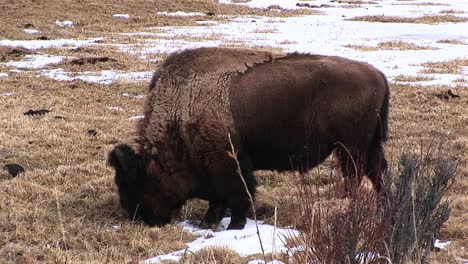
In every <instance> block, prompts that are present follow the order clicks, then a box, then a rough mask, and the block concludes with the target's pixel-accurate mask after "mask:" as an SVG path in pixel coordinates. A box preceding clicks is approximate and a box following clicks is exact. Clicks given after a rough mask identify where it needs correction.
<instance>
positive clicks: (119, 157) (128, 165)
mask: <svg viewBox="0 0 468 264" xmlns="http://www.w3.org/2000/svg"><path fill="white" fill-rule="evenodd" d="M107 161H108V163H109V165H111V166H112V167H114V169H115V170H116V171H117V172H122V173H123V174H125V175H128V173H130V171H132V170H134V169H137V170H138V168H139V167H140V166H141V156H140V155H138V154H136V153H135V151H134V150H133V149H132V148H131V147H130V146H129V145H127V144H121V145H117V146H116V147H115V148H114V149H113V150H111V152H109V156H108V159H107ZM135 176H136V175H135Z"/></svg>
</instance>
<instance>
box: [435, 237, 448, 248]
mask: <svg viewBox="0 0 468 264" xmlns="http://www.w3.org/2000/svg"><path fill="white" fill-rule="evenodd" d="M450 243H452V241H441V240H439V239H436V241H435V242H434V247H436V248H440V249H447V246H448V245H450Z"/></svg>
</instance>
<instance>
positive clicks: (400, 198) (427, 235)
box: [287, 143, 457, 263]
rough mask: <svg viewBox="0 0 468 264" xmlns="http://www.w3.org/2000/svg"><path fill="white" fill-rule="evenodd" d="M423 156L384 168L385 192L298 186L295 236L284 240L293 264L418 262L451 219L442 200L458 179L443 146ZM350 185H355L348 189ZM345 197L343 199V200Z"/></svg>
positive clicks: (304, 183) (336, 186)
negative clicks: (297, 233) (296, 230)
mask: <svg viewBox="0 0 468 264" xmlns="http://www.w3.org/2000/svg"><path fill="white" fill-rule="evenodd" d="M442 144H443V143H440V144H438V145H436V144H432V143H431V144H429V147H428V148H427V149H426V150H424V151H421V153H422V154H421V155H419V156H416V155H409V154H402V155H401V156H400V158H399V166H397V169H395V170H393V169H388V170H387V172H386V173H385V175H384V177H383V179H384V180H383V186H384V187H383V191H382V192H381V193H380V194H376V193H375V192H374V191H373V190H371V189H370V188H367V189H365V188H363V186H360V187H351V190H350V191H345V188H344V184H342V183H340V181H339V180H337V181H336V182H338V183H335V184H332V185H331V187H330V188H328V189H327V190H319V189H318V188H317V187H316V186H313V185H310V184H307V182H308V180H307V179H305V178H304V177H306V176H305V175H304V174H302V175H301V177H302V178H301V182H300V183H299V184H297V188H298V194H299V202H298V204H297V208H295V212H296V213H298V212H299V213H300V217H298V219H299V221H298V222H297V223H296V225H297V228H298V229H299V230H300V231H301V233H300V235H299V236H296V237H295V236H293V235H290V236H288V238H287V239H288V241H289V243H288V247H289V249H290V250H291V251H292V252H294V254H293V258H294V259H295V261H297V263H388V262H391V263H408V262H417V263H421V262H424V261H426V260H427V257H428V255H429V253H430V250H431V249H432V246H433V242H434V239H435V236H436V235H437V234H438V232H439V230H440V229H441V227H442V224H443V223H444V222H446V221H447V220H448V218H449V214H450V205H449V202H448V200H447V199H445V198H444V195H445V194H446V193H447V191H448V190H449V187H450V186H451V182H453V180H454V178H455V176H456V168H457V166H456V164H457V163H456V162H454V161H451V160H449V159H447V158H446V157H448V155H444V154H443V153H444V151H443V150H442V148H441V146H442ZM350 186H353V185H352V184H351V185H350ZM344 196H346V197H347V198H345V199H342V198H341V197H344Z"/></svg>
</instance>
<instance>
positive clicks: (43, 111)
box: [23, 109, 50, 115]
mask: <svg viewBox="0 0 468 264" xmlns="http://www.w3.org/2000/svg"><path fill="white" fill-rule="evenodd" d="M49 112H50V110H47V109H39V110H32V109H29V110H28V111H27V112H25V113H23V115H45V114H47V113H49Z"/></svg>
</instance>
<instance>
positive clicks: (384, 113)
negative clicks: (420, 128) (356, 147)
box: [366, 74, 390, 192]
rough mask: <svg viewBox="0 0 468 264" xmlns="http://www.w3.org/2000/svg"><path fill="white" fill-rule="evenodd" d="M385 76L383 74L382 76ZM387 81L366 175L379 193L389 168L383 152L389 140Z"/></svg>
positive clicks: (388, 92)
mask: <svg viewBox="0 0 468 264" xmlns="http://www.w3.org/2000/svg"><path fill="white" fill-rule="evenodd" d="M382 76H383V74H382ZM383 78H384V80H385V97H384V101H383V103H382V106H381V107H380V113H379V118H378V120H377V125H376V127H375V131H374V136H373V138H372V141H371V143H370V145H369V147H368V150H367V162H366V174H367V176H368V177H369V178H370V179H371V181H372V183H373V184H374V187H375V189H376V190H377V191H378V192H379V191H380V190H381V188H382V182H381V176H382V173H383V171H384V170H385V169H386V168H387V160H386V159H385V154H384V151H383V147H382V143H383V142H385V141H386V140H387V138H388V106H389V99H390V89H389V86H388V82H387V79H386V78H385V76H383Z"/></svg>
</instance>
